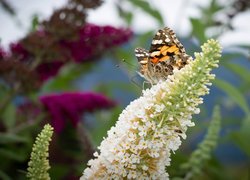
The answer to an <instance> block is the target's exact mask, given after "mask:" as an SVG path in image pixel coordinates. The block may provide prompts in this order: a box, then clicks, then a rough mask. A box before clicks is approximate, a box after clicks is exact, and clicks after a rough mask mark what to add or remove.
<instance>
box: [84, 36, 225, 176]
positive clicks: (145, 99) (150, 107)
mask: <svg viewBox="0 0 250 180" xmlns="http://www.w3.org/2000/svg"><path fill="white" fill-rule="evenodd" d="M220 52H221V47H220V45H219V43H218V42H217V41H215V40H209V41H208V42H207V43H205V44H204V45H203V46H202V52H201V53H195V60H194V61H192V62H190V63H189V64H188V65H186V66H185V67H184V68H182V69H181V70H175V71H174V73H173V75H171V76H169V77H168V79H167V80H166V81H161V82H159V83H157V84H156V85H154V86H152V87H151V88H150V89H146V90H144V91H143V94H142V96H141V97H140V98H138V99H136V100H134V101H133V102H131V103H130V104H129V105H128V106H127V107H126V108H125V110H123V112H122V113H121V114H120V116H119V119H118V121H117V123H116V124H115V126H114V127H112V128H111V129H110V130H109V131H108V136H107V138H105V139H104V140H103V141H102V142H101V145H100V146H99V147H98V149H99V150H100V152H99V153H98V152H95V153H94V156H95V159H92V160H90V161H89V162H88V165H89V167H88V168H86V169H85V170H84V173H83V176H82V177H81V179H82V180H83V179H168V178H169V175H168V173H167V168H166V166H169V165H170V162H171V159H170V156H171V154H172V153H174V152H175V151H176V150H177V149H178V148H179V146H180V145H181V142H182V139H185V138H186V131H187V128H188V127H191V126H194V123H193V122H192V121H191V119H192V115H193V114H198V113H199V112H200V109H199V108H198V105H199V104H202V103H203V99H202V98H201V96H204V95H206V94H208V93H209V89H208V86H210V85H211V80H212V79H214V77H215V75H213V74H210V72H211V70H212V69H213V68H215V67H218V61H219V60H218V59H219V57H220Z"/></svg>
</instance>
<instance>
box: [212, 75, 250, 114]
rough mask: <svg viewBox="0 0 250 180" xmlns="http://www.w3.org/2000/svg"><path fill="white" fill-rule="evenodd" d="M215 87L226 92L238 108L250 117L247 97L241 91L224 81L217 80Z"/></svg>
mask: <svg viewBox="0 0 250 180" xmlns="http://www.w3.org/2000/svg"><path fill="white" fill-rule="evenodd" d="M213 83H214V85H215V86H217V87H218V88H220V89H221V90H222V91H224V92H225V93H226V94H227V95H228V96H229V97H230V98H231V99H232V100H233V101H234V102H235V103H236V104H238V106H239V107H240V108H241V109H242V110H243V111H244V112H245V114H246V116H249V115H250V111H249V106H248V104H247V101H246V99H245V97H244V96H243V95H242V94H241V93H240V91H239V90H238V89H237V88H236V87H234V86H232V85H231V84H229V83H228V82H226V81H224V80H220V79H218V78H216V79H215V80H214V81H213Z"/></svg>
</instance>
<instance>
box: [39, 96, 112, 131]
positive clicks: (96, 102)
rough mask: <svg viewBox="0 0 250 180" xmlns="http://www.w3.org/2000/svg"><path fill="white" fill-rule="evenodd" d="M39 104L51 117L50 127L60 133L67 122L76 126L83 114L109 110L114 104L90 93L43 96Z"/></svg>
mask: <svg viewBox="0 0 250 180" xmlns="http://www.w3.org/2000/svg"><path fill="white" fill-rule="evenodd" d="M39 99H40V101H41V103H42V104H43V105H44V107H45V109H46V110H47V111H48V113H49V114H50V116H51V119H52V126H53V127H54V128H55V131H56V132H58V133H59V132H61V131H62V130H63V129H64V127H65V123H66V121H67V120H70V122H71V123H72V124H73V126H76V125H77V123H78V122H79V121H80V118H81V115H82V114H83V113H84V112H92V111H94V110H97V109H106V108H111V107H113V106H114V105H115V102H114V101H112V100H110V99H108V98H107V97H105V96H103V95H100V94H97V93H92V92H85V93H82V92H72V93H61V94H50V95H44V96H41V97H40V98H39Z"/></svg>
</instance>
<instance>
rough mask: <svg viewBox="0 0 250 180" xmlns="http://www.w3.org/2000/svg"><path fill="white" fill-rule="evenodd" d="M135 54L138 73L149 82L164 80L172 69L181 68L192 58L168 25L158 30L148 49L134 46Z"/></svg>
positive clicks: (154, 82)
mask: <svg viewBox="0 0 250 180" xmlns="http://www.w3.org/2000/svg"><path fill="white" fill-rule="evenodd" d="M135 56H136V57H137V59H138V62H139V64H140V71H139V72H138V73H139V75H140V76H142V77H143V78H145V79H146V81H148V82H150V83H151V84H156V83H158V82H159V81H161V80H166V79H167V77H168V76H169V75H172V74H173V71H174V69H181V68H183V67H184V66H185V65H186V64H188V63H189V62H190V61H191V60H192V57H191V56H189V55H188V54H186V51H185V48H184V47H183V45H182V44H181V43H180V41H179V40H178V39H177V38H176V35H175V33H174V31H173V30H171V29H170V28H168V27H165V28H163V29H160V30H158V32H157V33H156V34H155V36H154V38H153V40H152V43H151V47H150V49H149V51H147V50H145V49H143V48H136V49H135Z"/></svg>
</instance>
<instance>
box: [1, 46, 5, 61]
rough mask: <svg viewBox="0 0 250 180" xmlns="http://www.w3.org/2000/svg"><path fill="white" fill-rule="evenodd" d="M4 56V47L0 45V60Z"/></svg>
mask: <svg viewBox="0 0 250 180" xmlns="http://www.w3.org/2000/svg"><path fill="white" fill-rule="evenodd" d="M5 56H6V52H5V51H4V49H3V48H2V47H1V46H0V60H1V59H4V58H5Z"/></svg>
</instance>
